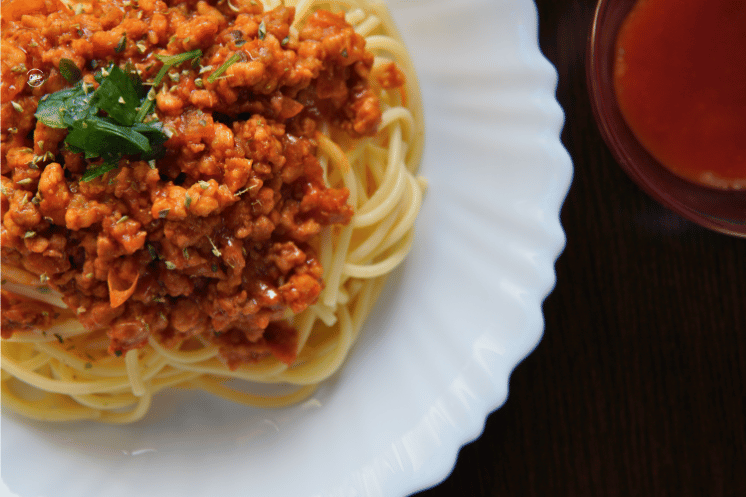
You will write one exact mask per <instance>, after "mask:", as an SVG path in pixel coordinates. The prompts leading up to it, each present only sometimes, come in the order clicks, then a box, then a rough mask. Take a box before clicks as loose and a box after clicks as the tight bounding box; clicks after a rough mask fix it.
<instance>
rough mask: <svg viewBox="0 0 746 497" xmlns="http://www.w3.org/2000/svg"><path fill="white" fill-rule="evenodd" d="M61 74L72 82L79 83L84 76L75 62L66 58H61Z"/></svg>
mask: <svg viewBox="0 0 746 497" xmlns="http://www.w3.org/2000/svg"><path fill="white" fill-rule="evenodd" d="M60 74H61V75H62V77H63V78H65V80H66V81H67V82H68V83H70V84H75V83H77V82H78V81H79V80H80V78H81V77H82V76H83V73H81V72H80V69H78V66H76V65H75V62H73V61H72V60H70V59H65V58H62V59H60Z"/></svg>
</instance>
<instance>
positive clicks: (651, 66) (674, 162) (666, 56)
mask: <svg viewBox="0 0 746 497" xmlns="http://www.w3.org/2000/svg"><path fill="white" fill-rule="evenodd" d="M614 87H615V91H616V95H617V100H618V103H619V107H620V109H621V112H622V115H623V116H624V119H625V121H626V122H627V124H628V125H629V127H630V129H631V130H632V132H633V133H634V135H635V136H636V137H637V139H638V140H639V141H640V143H641V144H642V145H643V147H645V148H646V149H647V150H648V152H650V154H651V155H652V156H653V157H655V158H656V159H657V160H658V161H659V162H660V163H661V164H663V165H664V166H665V167H666V168H668V169H669V170H670V171H672V172H673V173H674V174H676V175H678V176H680V177H682V178H684V179H686V180H689V181H692V182H695V183H699V184H703V185H707V186H711V187H716V188H722V189H740V188H744V187H746V2H743V1H742V0H706V1H705V0H697V1H695V0H687V1H683V2H682V1H681V0H639V1H638V2H637V4H636V5H635V7H634V8H633V9H632V11H631V12H630V14H629V15H628V17H627V18H626V20H625V21H624V24H623V25H622V28H621V29H620V31H619V34H618V38H617V47H616V60H615V65H614Z"/></svg>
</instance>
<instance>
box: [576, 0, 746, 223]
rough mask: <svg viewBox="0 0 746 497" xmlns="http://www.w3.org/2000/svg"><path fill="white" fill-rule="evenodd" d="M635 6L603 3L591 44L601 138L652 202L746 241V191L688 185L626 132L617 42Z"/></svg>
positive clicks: (591, 86) (623, 0)
mask: <svg viewBox="0 0 746 497" xmlns="http://www.w3.org/2000/svg"><path fill="white" fill-rule="evenodd" d="M634 4H635V0H600V1H599V2H598V5H597V6H596V13H595V16H594V18H593V24H592V26H591V33H590V38H589V41H588V51H587V54H586V55H587V61H586V70H587V78H588V92H589V94H590V100H591V105H592V107H593V112H594V114H595V118H596V122H597V123H598V127H599V129H600V130H601V134H602V136H603V138H604V140H605V141H606V143H607V145H608V146H609V148H610V149H611V152H612V153H613V155H614V157H615V158H616V160H617V162H619V165H620V166H621V167H622V169H624V171H625V172H626V173H627V174H628V175H629V177H630V178H632V180H633V181H634V182H635V183H637V184H638V185H639V186H640V188H642V189H643V190H644V191H645V192H646V193H648V194H649V195H650V196H651V197H653V198H654V199H656V200H657V201H658V202H660V203H661V204H662V205H664V206H665V207H667V208H669V209H670V210H672V211H674V212H676V213H677V214H679V215H681V216H683V217H685V218H687V219H689V220H691V221H694V222H695V223H697V224H699V225H701V226H704V227H705V228H709V229H712V230H715V231H718V232H721V233H726V234H729V235H734V236H739V237H745V238H746V191H743V190H741V191H738V190H719V189H716V188H710V187H706V186H702V185H698V184H694V183H690V182H689V181H686V180H684V179H682V178H679V177H678V176H676V175H674V174H673V173H671V172H670V171H669V170H668V169H666V168H665V167H664V166H663V165H661V164H660V163H659V162H658V161H657V160H656V159H654V158H653V157H652V156H651V155H650V154H649V153H648V152H647V150H645V148H643V146H642V145H640V143H639V142H638V141H637V139H636V138H635V136H634V134H633V133H632V131H631V130H630V129H629V127H627V124H626V122H625V121H624V118H623V117H622V114H621V112H620V110H619V107H618V105H617V100H616V96H615V94H614V84H613V82H614V79H613V70H614V56H615V49H616V37H617V32H618V31H619V28H620V27H621V25H622V22H623V21H624V19H625V18H626V16H627V14H628V13H629V11H630V10H631V9H632V7H633V6H634Z"/></svg>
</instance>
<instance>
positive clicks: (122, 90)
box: [35, 50, 202, 181]
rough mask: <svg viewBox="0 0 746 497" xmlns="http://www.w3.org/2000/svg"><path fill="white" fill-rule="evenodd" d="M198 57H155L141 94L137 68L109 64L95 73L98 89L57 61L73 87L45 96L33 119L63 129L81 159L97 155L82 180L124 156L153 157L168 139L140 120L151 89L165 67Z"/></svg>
mask: <svg viewBox="0 0 746 497" xmlns="http://www.w3.org/2000/svg"><path fill="white" fill-rule="evenodd" d="M200 55H202V52H201V51H200V50H193V51H191V52H186V53H183V54H179V55H171V56H158V55H157V56H156V57H157V58H158V59H159V60H160V61H161V62H163V67H162V68H161V70H160V71H159V72H158V74H157V75H156V77H155V80H154V81H153V83H152V87H151V89H150V91H148V92H146V91H145V87H144V85H143V83H142V81H140V78H139V76H138V75H137V72H136V71H134V70H130V69H128V70H127V72H125V71H123V70H122V69H120V68H119V67H118V66H116V65H114V64H112V65H110V66H109V67H108V68H105V69H104V68H102V69H101V71H99V72H98V73H97V74H96V81H98V83H99V87H98V88H97V89H96V90H95V91H92V88H91V85H89V84H88V83H86V82H85V81H83V80H81V74H82V73H81V71H80V69H79V68H78V67H77V66H76V65H75V63H74V62H73V61H72V60H70V59H64V58H63V59H61V60H60V73H61V74H62V75H63V77H64V78H65V79H66V80H67V81H68V82H70V83H71V84H75V86H73V87H72V88H68V89H65V90H60V91H58V92H55V93H52V94H50V95H46V96H45V97H43V98H42V99H41V100H40V101H39V106H38V108H37V111H36V114H35V115H36V118H37V119H38V120H39V121H41V122H42V123H44V124H45V125H47V126H49V127H50V128H67V130H68V134H67V137H66V138H65V143H66V144H67V145H68V147H69V148H70V150H72V151H73V152H76V153H83V154H85V158H86V159H94V158H98V157H101V158H102V159H103V163H101V164H99V165H96V166H94V167H92V168H90V169H88V170H87V171H86V172H85V174H83V177H82V178H81V181H90V180H92V179H94V178H97V177H99V176H102V175H103V174H106V173H107V172H109V171H112V170H114V169H116V168H117V167H118V163H119V159H121V158H122V157H123V156H127V155H129V156H135V157H137V158H138V159H140V160H148V161H149V160H153V159H155V158H157V157H159V156H160V155H162V154H163V152H164V151H165V149H164V147H163V144H164V143H165V142H166V140H168V136H167V135H166V133H164V130H163V124H162V123H161V122H160V121H158V120H157V119H152V120H150V119H149V120H148V122H143V120H144V119H145V117H146V116H148V115H149V114H150V113H151V110H152V108H153V105H154V101H155V88H156V87H157V86H158V85H159V84H160V83H161V81H162V80H163V77H164V76H165V75H166V73H167V72H168V70H169V69H170V68H172V67H174V66H176V65H179V64H181V63H182V62H185V61H187V60H191V59H194V58H196V57H199V56H200Z"/></svg>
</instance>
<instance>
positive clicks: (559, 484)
mask: <svg viewBox="0 0 746 497" xmlns="http://www.w3.org/2000/svg"><path fill="white" fill-rule="evenodd" d="M536 3H537V7H538V11H539V38H540V45H541V48H542V51H543V52H544V54H545V55H546V56H547V58H548V59H549V60H550V61H551V62H552V63H553V64H554V65H555V67H556V68H557V72H558V74H559V85H558V88H557V98H558V100H559V102H560V104H561V105H562V107H563V109H564V110H565V114H566V124H565V128H564V131H563V133H562V140H563V143H564V144H565V146H566V147H567V149H568V151H569V153H570V155H571V157H572V159H573V162H574V167H575V175H574V179H573V184H572V187H571V189H570V193H569V195H568V197H567V200H566V202H565V205H564V207H563V209H562V215H561V218H562V223H563V226H564V228H565V231H566V233H567V247H566V249H565V251H564V253H563V254H562V255H561V257H560V258H559V260H558V261H557V265H556V269H557V285H556V288H555V290H554V291H553V292H552V294H551V295H550V296H549V297H548V298H547V300H546V302H545V304H544V313H545V319H546V328H545V332H544V337H543V339H542V341H541V343H540V344H539V346H538V347H537V349H536V350H535V351H534V352H533V353H532V354H531V355H530V356H529V357H528V358H527V359H526V360H525V361H524V362H523V363H521V364H520V365H519V366H518V367H517V369H516V370H515V372H514V374H513V376H512V377H511V380H510V393H509V397H508V400H507V402H506V403H505V405H504V406H503V407H502V408H500V409H499V410H498V411H496V412H494V413H493V414H492V415H491V416H490V417H489V418H488V420H487V423H486V426H485V430H484V433H483V434H482V436H481V437H480V438H479V439H478V440H477V441H476V442H474V443H471V444H469V445H467V446H466V447H464V448H463V449H462V450H461V452H460V454H459V458H458V461H457V464H456V467H455V469H454V471H453V473H452V474H451V475H450V476H449V477H448V478H447V479H446V480H445V481H444V482H442V483H441V484H440V485H438V486H437V487H434V488H432V489H429V490H426V491H424V492H421V493H419V494H417V496H418V497H436V496H444V495H448V496H450V495H467V496H503V495H505V496H513V495H515V496H518V495H541V496H565V495H568V496H570V495H571V496H586V495H590V496H596V495H598V496H607V495H608V496H677V497H678V496H746V403H745V402H744V395H745V394H746V381H745V380H744V378H745V377H746V338H744V333H746V240H742V239H736V238H731V237H728V236H725V235H720V234H716V233H712V232H709V231H707V230H705V229H703V228H700V227H698V226H696V225H694V224H692V223H690V222H688V221H686V220H684V219H682V218H681V217H679V216H677V215H675V214H673V213H672V212H670V211H667V210H666V209H664V208H663V207H661V206H659V205H658V204H657V203H655V202H654V201H653V200H651V199H650V198H649V197H647V196H646V195H645V194H644V193H643V192H642V191H641V190H640V189H639V188H638V187H637V186H636V185H635V184H634V183H632V181H630V180H629V179H628V178H627V176H626V175H625V174H624V172H623V171H622V170H621V169H620V168H619V166H618V165H617V163H616V162H615V160H614V158H613V157H612V155H611V154H610V152H609V150H608V148H607V147H606V145H605V143H604V142H603V140H602V138H601V136H600V134H599V132H598V130H597V128H596V124H595V121H594V119H593V115H592V111H591V107H590V102H589V99H588V96H587V86H586V82H585V52H586V44H587V39H588V32H589V28H590V25H591V20H592V17H593V10H594V8H595V2H594V1H592V0H537V1H536ZM741 63H743V61H741Z"/></svg>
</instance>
